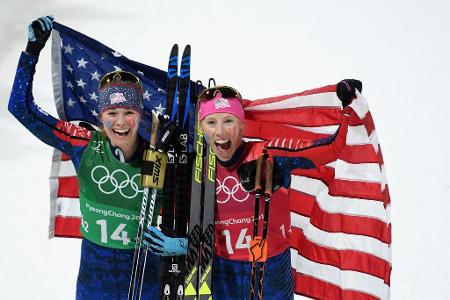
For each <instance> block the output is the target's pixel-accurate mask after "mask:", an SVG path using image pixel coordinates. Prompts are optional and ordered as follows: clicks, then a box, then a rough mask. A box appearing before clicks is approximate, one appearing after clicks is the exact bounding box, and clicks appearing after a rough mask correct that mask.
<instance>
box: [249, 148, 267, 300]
mask: <svg viewBox="0 0 450 300" xmlns="http://www.w3.org/2000/svg"><path fill="white" fill-rule="evenodd" d="M263 160H264V155H261V156H260V157H258V159H257V160H256V173H255V212H254V220H253V240H252V241H251V244H250V253H249V256H250V261H251V262H252V269H251V271H250V299H251V300H253V298H254V295H255V283H256V282H255V274H256V263H257V261H258V260H259V259H260V258H261V254H262V252H261V251H260V250H261V249H260V248H259V242H260V238H259V237H258V223H259V201H260V199H261V193H262V188H261V173H262V165H263Z"/></svg>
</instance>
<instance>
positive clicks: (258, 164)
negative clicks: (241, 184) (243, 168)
mask: <svg viewBox="0 0 450 300" xmlns="http://www.w3.org/2000/svg"><path fill="white" fill-rule="evenodd" d="M262 164H263V155H261V156H260V157H258V158H257V159H256V172H255V191H256V192H257V193H258V192H260V191H261V173H262Z"/></svg>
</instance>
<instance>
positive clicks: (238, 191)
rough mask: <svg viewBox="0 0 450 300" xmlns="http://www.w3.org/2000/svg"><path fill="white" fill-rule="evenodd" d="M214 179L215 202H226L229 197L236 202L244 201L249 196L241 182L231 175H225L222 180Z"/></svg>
mask: <svg viewBox="0 0 450 300" xmlns="http://www.w3.org/2000/svg"><path fill="white" fill-rule="evenodd" d="M216 181H217V186H216V195H217V197H216V198H217V203H220V204H223V203H227V202H228V200H230V199H231V198H233V199H234V200H235V201H237V202H244V201H245V200H247V199H248V197H249V196H250V194H249V193H248V192H247V191H246V190H244V188H243V187H242V184H241V183H240V182H239V181H238V180H237V179H236V178H235V177H233V176H227V177H225V179H224V180H223V181H222V182H220V180H219V179H217V178H216ZM231 186H232V187H231ZM230 187H231V189H230Z"/></svg>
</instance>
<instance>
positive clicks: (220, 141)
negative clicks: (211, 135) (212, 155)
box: [216, 140, 229, 144]
mask: <svg viewBox="0 0 450 300" xmlns="http://www.w3.org/2000/svg"><path fill="white" fill-rule="evenodd" d="M228 141H229V140H218V141H216V143H217V144H225V143H228Z"/></svg>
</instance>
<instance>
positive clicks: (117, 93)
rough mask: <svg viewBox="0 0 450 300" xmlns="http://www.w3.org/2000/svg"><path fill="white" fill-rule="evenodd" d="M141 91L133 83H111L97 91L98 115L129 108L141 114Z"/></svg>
mask: <svg viewBox="0 0 450 300" xmlns="http://www.w3.org/2000/svg"><path fill="white" fill-rule="evenodd" d="M142 102H143V95H142V90H141V89H140V88H139V86H138V85H137V84H134V83H125V82H124V83H111V84H109V85H106V86H104V87H103V88H102V89H101V90H100V91H99V98H98V109H99V115H101V114H102V113H103V112H104V111H105V110H107V109H111V108H130V109H134V110H136V111H138V112H139V113H140V114H142V111H143V107H144V106H143V104H142Z"/></svg>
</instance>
